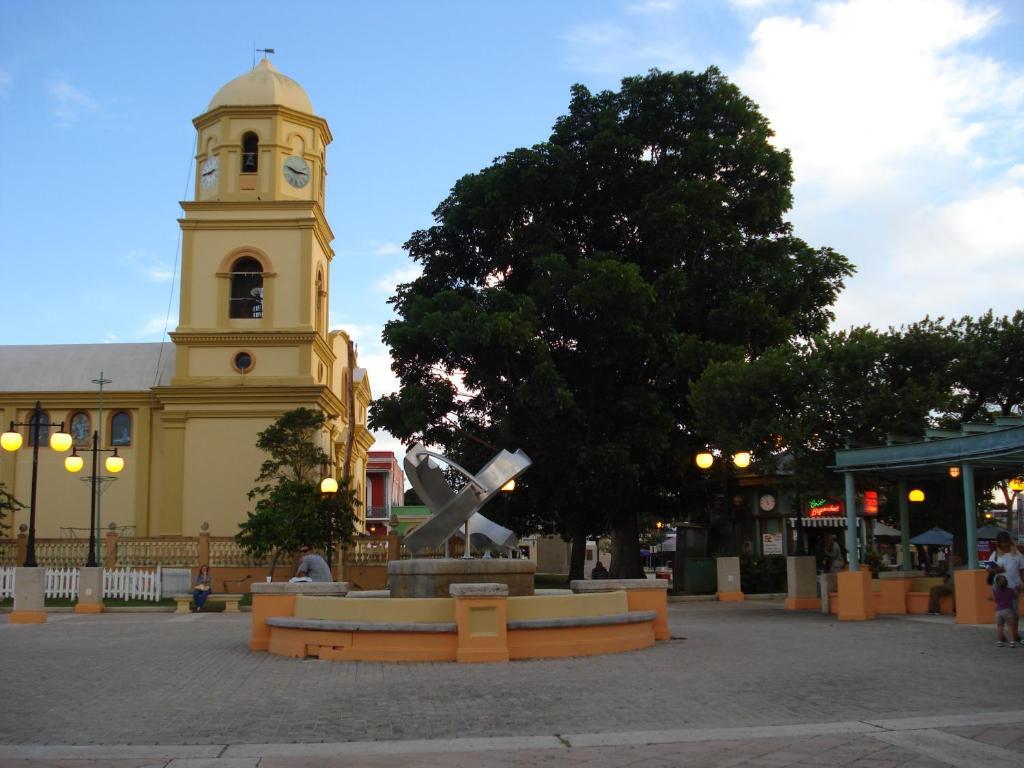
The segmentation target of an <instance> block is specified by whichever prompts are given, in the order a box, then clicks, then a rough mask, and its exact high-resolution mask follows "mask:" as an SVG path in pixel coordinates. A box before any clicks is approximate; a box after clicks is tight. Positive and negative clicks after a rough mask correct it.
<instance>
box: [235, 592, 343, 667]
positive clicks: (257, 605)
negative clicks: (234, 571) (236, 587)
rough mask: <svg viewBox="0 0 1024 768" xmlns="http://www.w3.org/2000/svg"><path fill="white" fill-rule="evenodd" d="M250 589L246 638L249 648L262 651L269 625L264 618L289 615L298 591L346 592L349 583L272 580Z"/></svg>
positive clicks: (267, 637) (268, 638) (328, 593)
mask: <svg viewBox="0 0 1024 768" xmlns="http://www.w3.org/2000/svg"><path fill="white" fill-rule="evenodd" d="M251 590H252V634H251V636H250V639H249V650H251V651H265V650H267V649H268V648H269V647H270V627H268V626H267V619H269V618H271V617H272V616H292V615H294V613H295V598H296V597H297V596H298V595H300V594H307V595H344V594H346V593H347V592H348V583H347V582H344V581H337V582H326V583H320V584H317V583H315V582H312V583H308V584H290V583H288V582H281V581H275V582H272V583H269V582H268V583H263V584H261V583H259V582H257V583H255V584H253V585H252V587H251Z"/></svg>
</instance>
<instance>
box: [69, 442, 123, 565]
mask: <svg viewBox="0 0 1024 768" xmlns="http://www.w3.org/2000/svg"><path fill="white" fill-rule="evenodd" d="M81 450H82V451H83V452H84V453H92V476H91V477H90V478H89V480H90V483H89V489H90V493H89V555H88V557H87V558H86V561H85V567H86V568H95V567H97V563H96V524H97V520H96V501H97V498H98V496H99V494H98V493H97V491H96V481H97V480H98V479H99V468H98V467H97V466H96V463H97V462H98V461H99V455H100V454H101V453H111V454H113V455H112V456H108V457H107V459H106V461H105V462H104V466H105V467H106V468H107V471H108V472H112V473H114V474H117V473H118V472H120V471H121V470H122V469H124V459H122V458H121V457H120V456H118V455H117V447H116V446H115V447H114V448H100V433H99V432H98V431H97V430H93V432H92V448H82V449H81ZM78 451H79V449H78V447H75V449H74V450H73V451H72V452H71V455H70V456H68V457H67V458H66V459H64V469H66V470H67V471H68V472H71V473H74V472H79V471H81V469H82V463H83V462H82V457H81V456H79V455H78Z"/></svg>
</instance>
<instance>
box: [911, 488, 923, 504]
mask: <svg viewBox="0 0 1024 768" xmlns="http://www.w3.org/2000/svg"><path fill="white" fill-rule="evenodd" d="M907 498H908V499H910V500H911V501H924V491H922V490H921V489H920V488H913V489H911V491H910V493H908V494H907Z"/></svg>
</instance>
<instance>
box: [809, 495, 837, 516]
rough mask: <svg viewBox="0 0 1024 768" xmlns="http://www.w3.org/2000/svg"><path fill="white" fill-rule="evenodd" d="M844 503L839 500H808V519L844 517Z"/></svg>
mask: <svg viewBox="0 0 1024 768" xmlns="http://www.w3.org/2000/svg"><path fill="white" fill-rule="evenodd" d="M843 510H844V507H843V502H842V501H840V500H838V499H808V500H807V516H808V517H834V516H837V515H840V516H841V515H843V514H845V512H844V511H843Z"/></svg>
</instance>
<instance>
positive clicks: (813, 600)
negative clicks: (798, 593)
mask: <svg viewBox="0 0 1024 768" xmlns="http://www.w3.org/2000/svg"><path fill="white" fill-rule="evenodd" d="M783 606H784V607H785V609H786V610H787V611H817V610H820V609H821V598H820V597H787V598H786V602H785V603H784V604H783Z"/></svg>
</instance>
